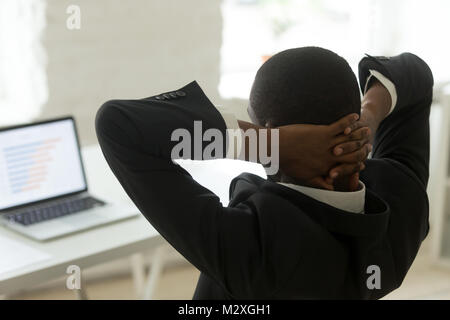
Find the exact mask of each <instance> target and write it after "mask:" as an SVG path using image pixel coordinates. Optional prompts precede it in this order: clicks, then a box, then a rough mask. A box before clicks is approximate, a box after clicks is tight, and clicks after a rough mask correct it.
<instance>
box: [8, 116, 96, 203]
mask: <svg viewBox="0 0 450 320" xmlns="http://www.w3.org/2000/svg"><path fill="white" fill-rule="evenodd" d="M86 188H87V185H86V181H85V177H84V171H83V167H82V163H81V158H80V153H79V147H78V140H77V135H76V130H75V123H74V121H73V119H70V118H68V119H61V120H55V121H52V122H46V123H38V124H33V125H29V126H23V127H18V128H10V129H4V130H0V210H4V209H8V208H12V207H16V206H20V205H25V204H29V203H32V202H36V201H40V200H46V199H50V198H54V197H58V196H63V195H66V194H70V193H74V192H78V191H83V190H86Z"/></svg>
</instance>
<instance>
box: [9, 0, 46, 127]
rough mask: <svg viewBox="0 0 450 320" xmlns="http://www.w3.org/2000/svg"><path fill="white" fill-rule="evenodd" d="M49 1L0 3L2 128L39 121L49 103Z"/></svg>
mask: <svg viewBox="0 0 450 320" xmlns="http://www.w3.org/2000/svg"><path fill="white" fill-rule="evenodd" d="M44 28H45V0H1V1H0V125H10V124H16V123H20V122H25V121H29V120H31V119H33V118H34V117H36V116H37V115H38V114H39V112H40V109H41V107H42V106H43V104H44V103H45V102H46V101H47V96H48V90H47V82H46V75H45V53H44V50H43V47H42V45H41V34H42V32H43V30H44Z"/></svg>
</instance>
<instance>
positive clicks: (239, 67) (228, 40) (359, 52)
mask: <svg viewBox="0 0 450 320" xmlns="http://www.w3.org/2000/svg"><path fill="white" fill-rule="evenodd" d="M222 12H223V25H224V29H223V47H222V65H221V71H222V75H221V81H220V86H219V91H220V93H221V95H222V96H223V97H224V98H232V97H238V98H248V95H249V92H250V86H251V84H252V82H253V78H254V76H255V73H256V71H257V70H258V68H259V67H260V66H261V64H262V62H263V61H264V59H265V58H266V56H270V55H272V54H275V53H277V52H279V51H282V50H284V49H288V48H293V47H301V46H309V45H314V46H321V47H324V48H327V49H330V50H333V51H335V52H336V53H338V54H339V55H341V56H343V57H344V58H346V59H347V61H348V62H349V63H350V65H351V66H352V68H353V70H354V71H355V72H357V65H358V62H359V60H360V59H361V58H362V57H363V55H364V53H369V54H372V55H395V54H398V53H401V52H404V51H409V52H413V53H416V54H418V55H419V56H421V57H422V58H423V59H425V60H426V61H427V62H428V63H429V65H430V67H431V68H432V70H433V72H434V75H435V79H436V81H437V82H441V81H448V80H450V72H449V70H450V60H449V59H448V58H447V57H448V56H450V43H449V42H448V41H445V39H446V37H448V35H447V34H446V32H450V20H449V19H448V18H447V17H446V15H448V12H450V2H449V1H447V0H428V1H426V0H395V1H389V0H364V1H361V0H343V1H335V0H245V1H244V0H223V6H222Z"/></svg>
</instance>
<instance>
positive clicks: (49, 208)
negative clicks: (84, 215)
mask: <svg viewBox="0 0 450 320" xmlns="http://www.w3.org/2000/svg"><path fill="white" fill-rule="evenodd" d="M103 205H105V203H104V202H103V201H100V200H97V199H95V198H92V197H85V198H77V199H70V200H64V201H58V202H52V203H51V204H48V205H46V206H43V205H42V204H41V205H39V206H36V207H31V208H24V209H22V210H20V211H17V212H14V213H10V214H7V215H6V216H5V218H6V219H7V220H9V221H14V222H17V223H20V224H22V225H25V226H28V225H32V224H35V223H39V222H43V221H48V220H51V219H55V218H59V217H62V216H67V215H71V214H74V213H77V212H81V211H85V210H88V209H91V208H94V207H100V206H103Z"/></svg>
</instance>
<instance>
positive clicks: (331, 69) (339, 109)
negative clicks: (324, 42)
mask: <svg viewBox="0 0 450 320" xmlns="http://www.w3.org/2000/svg"><path fill="white" fill-rule="evenodd" d="M250 108H251V109H252V112H253V115H254V116H253V117H254V118H256V119H253V120H254V121H255V122H258V123H257V124H259V125H261V126H266V124H268V126H270V127H278V126H283V125H290V124H317V125H327V124H331V123H333V122H335V121H337V120H339V119H340V118H342V117H344V116H346V115H348V114H351V113H357V114H360V111H361V96H360V91H359V86H358V81H357V79H356V76H355V74H354V73H353V71H352V69H351V67H350V66H349V64H348V63H347V61H346V60H345V59H344V58H342V57H340V56H339V55H337V54H336V53H334V52H332V51H330V50H327V49H323V48H319V47H302V48H295V49H289V50H286V51H282V52H280V53H278V54H276V55H274V56H273V57H272V58H270V59H269V60H268V61H267V62H266V63H264V64H263V65H262V66H261V68H260V69H259V70H258V72H257V74H256V77H255V81H254V83H253V87H252V90H251V93H250Z"/></svg>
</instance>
